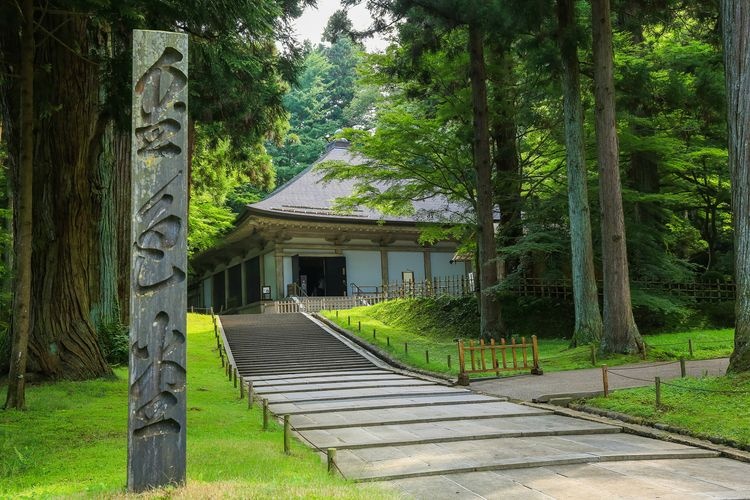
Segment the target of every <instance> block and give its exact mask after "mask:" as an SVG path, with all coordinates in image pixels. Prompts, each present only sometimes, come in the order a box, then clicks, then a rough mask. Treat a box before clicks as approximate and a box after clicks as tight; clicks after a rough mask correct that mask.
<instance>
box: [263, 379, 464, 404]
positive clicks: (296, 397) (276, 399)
mask: <svg viewBox="0 0 750 500" xmlns="http://www.w3.org/2000/svg"><path fill="white" fill-rule="evenodd" d="M468 392H470V391H468V390H465V389H454V388H453V387H446V386H444V385H438V384H432V385H417V386H413V387H376V388H369V389H341V390H330V391H314V392H292V393H287V394H283V393H281V394H268V395H266V399H268V402H269V403H284V402H300V401H316V400H317V401H323V400H335V399H354V398H380V397H383V396H408V395H415V394H431V395H435V396H438V395H442V394H461V393H468Z"/></svg>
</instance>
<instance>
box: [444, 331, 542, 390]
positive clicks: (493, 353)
mask: <svg viewBox="0 0 750 500" xmlns="http://www.w3.org/2000/svg"><path fill="white" fill-rule="evenodd" d="M529 349H531V352H530V353H529ZM498 351H499V356H498ZM517 351H520V355H519V353H518V352H517ZM467 353H468V358H469V359H468V360H467V359H466V358H467ZM488 358H489V360H488ZM529 358H531V360H529ZM467 361H468V362H469V363H470V364H471V369H468V368H467V366H466V363H467ZM488 361H490V363H491V365H490V366H489V367H488V366H487V364H488ZM529 369H530V371H531V373H532V374H534V375H541V374H542V373H543V372H542V369H541V367H540V366H539V345H538V343H537V340H536V335H532V336H531V343H530V344H529V343H527V342H526V337H521V343H520V344H518V343H516V339H515V338H511V339H510V344H508V343H506V342H505V339H500V343H499V344H498V343H496V342H495V339H492V340H490V342H489V344H487V343H485V341H484V340H480V341H479V343H478V344H475V342H474V341H473V340H470V341H469V345H468V346H466V345H465V344H464V341H463V340H459V341H458V371H459V375H458V381H459V384H461V385H468V384H469V374H471V373H493V372H494V373H495V375H500V372H509V371H521V370H529Z"/></svg>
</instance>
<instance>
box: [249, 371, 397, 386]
mask: <svg viewBox="0 0 750 500" xmlns="http://www.w3.org/2000/svg"><path fill="white" fill-rule="evenodd" d="M383 374H388V375H392V374H393V372H392V371H388V370H378V369H374V370H342V371H331V370H325V371H319V372H305V373H298V372H289V373H277V374H274V375H253V376H251V377H244V378H245V379H249V380H252V381H253V383H255V382H256V381H261V380H283V379H289V378H293V379H296V378H317V377H343V376H347V375H383Z"/></svg>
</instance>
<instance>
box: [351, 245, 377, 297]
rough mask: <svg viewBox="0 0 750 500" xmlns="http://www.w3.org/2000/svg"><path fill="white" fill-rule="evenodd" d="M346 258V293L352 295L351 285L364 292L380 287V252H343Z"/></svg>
mask: <svg viewBox="0 0 750 500" xmlns="http://www.w3.org/2000/svg"><path fill="white" fill-rule="evenodd" d="M344 257H346V286H347V290H348V293H349V294H351V293H352V287H351V284H352V283H356V284H357V285H358V286H361V287H367V288H363V290H365V291H369V290H371V288H370V287H373V286H380V285H381V281H382V278H381V274H380V251H367V250H344Z"/></svg>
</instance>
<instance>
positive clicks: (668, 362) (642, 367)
mask: <svg viewBox="0 0 750 500" xmlns="http://www.w3.org/2000/svg"><path fill="white" fill-rule="evenodd" d="M679 362H680V361H679V360H678V361H666V362H664V363H657V364H655V365H648V366H625V367H622V368H610V369H609V371H612V370H643V369H646V368H657V367H659V366H667V365H674V364H676V363H679Z"/></svg>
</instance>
